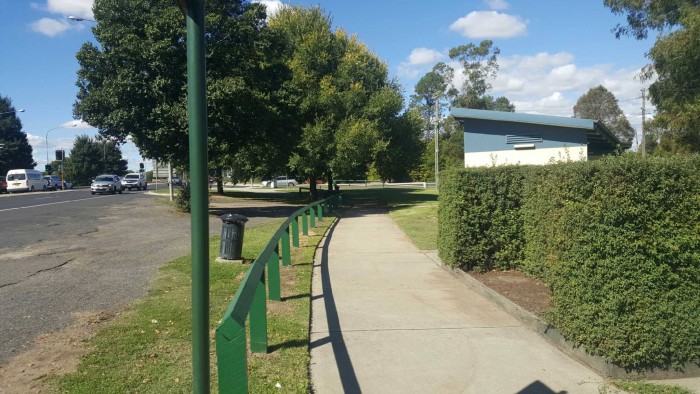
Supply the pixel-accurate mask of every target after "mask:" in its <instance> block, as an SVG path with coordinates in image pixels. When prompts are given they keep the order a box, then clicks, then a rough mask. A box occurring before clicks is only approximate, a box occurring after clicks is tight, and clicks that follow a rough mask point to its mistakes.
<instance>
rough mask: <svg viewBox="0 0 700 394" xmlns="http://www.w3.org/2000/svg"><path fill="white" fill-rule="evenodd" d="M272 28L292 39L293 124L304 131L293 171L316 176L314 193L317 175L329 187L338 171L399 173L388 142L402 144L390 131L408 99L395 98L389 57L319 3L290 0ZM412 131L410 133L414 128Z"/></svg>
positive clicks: (289, 55)
mask: <svg viewBox="0 0 700 394" xmlns="http://www.w3.org/2000/svg"><path fill="white" fill-rule="evenodd" d="M270 28H271V29H272V30H273V32H275V33H276V34H278V35H279V36H281V37H284V39H285V41H286V43H287V45H286V48H287V51H286V52H285V59H286V64H287V65H288V67H289V68H290V70H291V72H292V79H291V81H290V83H289V86H290V90H291V91H294V92H295V93H296V95H295V98H296V100H297V101H296V102H295V108H296V111H297V112H296V116H294V118H293V119H290V120H291V121H290V122H289V123H288V127H290V128H294V129H296V130H297V133H298V135H299V137H298V142H297V143H296V144H295V146H294V149H293V153H292V156H291V158H290V161H289V164H290V167H291V168H292V170H293V171H294V173H295V175H297V176H299V177H301V178H304V179H310V180H311V190H310V193H311V196H312V198H315V197H316V185H315V180H316V179H317V178H319V177H323V178H326V179H327V180H328V181H329V188H330V187H331V184H332V180H333V179H337V178H338V177H340V178H346V177H353V178H354V177H357V176H364V175H365V174H366V173H367V171H368V170H369V168H370V167H372V166H375V168H381V169H382V171H387V173H385V174H382V175H383V176H391V175H394V174H391V175H389V173H390V172H391V170H389V169H390V168H391V166H389V165H387V164H388V157H389V156H391V151H389V150H390V149H394V147H396V146H397V145H399V144H392V143H391V141H390V138H391V136H392V135H393V134H392V133H393V132H397V130H396V129H395V128H394V127H395V125H396V124H397V123H400V122H401V119H402V116H403V115H401V114H400V111H401V107H402V105H398V106H396V102H397V101H398V102H399V103H401V102H402V99H401V95H400V92H399V89H398V86H396V85H395V84H393V83H391V82H390V81H388V79H387V78H388V71H387V66H386V64H384V63H383V62H382V61H381V60H380V59H379V58H378V57H377V56H376V55H375V54H373V53H372V52H371V51H369V50H368V49H367V47H366V46H365V45H364V44H362V43H361V42H359V41H358V40H357V38H356V37H354V36H349V35H348V34H347V33H345V32H344V31H343V30H341V29H336V30H333V29H332V27H331V21H330V18H329V17H328V16H327V15H325V14H324V12H323V11H322V10H321V9H320V8H319V7H315V8H310V9H305V8H301V7H285V8H284V9H282V10H281V11H280V12H279V13H278V14H277V15H276V16H275V17H274V18H272V19H271V20H270ZM406 132H407V139H410V136H411V135H412V132H413V130H407V131H406ZM397 142H398V140H397ZM401 146H405V145H401ZM380 159H381V160H382V165H381V166H378V165H376V164H377V161H378V160H380Z"/></svg>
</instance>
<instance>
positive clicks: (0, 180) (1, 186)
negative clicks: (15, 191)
mask: <svg viewBox="0 0 700 394" xmlns="http://www.w3.org/2000/svg"><path fill="white" fill-rule="evenodd" d="M0 193H7V181H6V180H5V177H4V176H0Z"/></svg>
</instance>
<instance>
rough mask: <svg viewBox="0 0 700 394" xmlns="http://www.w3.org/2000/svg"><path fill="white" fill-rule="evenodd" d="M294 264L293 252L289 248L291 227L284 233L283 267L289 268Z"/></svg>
mask: <svg viewBox="0 0 700 394" xmlns="http://www.w3.org/2000/svg"><path fill="white" fill-rule="evenodd" d="M291 264H292V251H291V248H290V247H289V226H287V228H286V229H284V233H282V265H283V266H285V267H286V266H288V265H291Z"/></svg>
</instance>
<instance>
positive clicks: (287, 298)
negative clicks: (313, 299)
mask: <svg viewBox="0 0 700 394" xmlns="http://www.w3.org/2000/svg"><path fill="white" fill-rule="evenodd" d="M310 295H311V294H309V293H304V294H296V295H293V296H287V297H282V298H281V301H282V302H284V301H289V300H297V299H299V298H307V297H308V296H310Z"/></svg>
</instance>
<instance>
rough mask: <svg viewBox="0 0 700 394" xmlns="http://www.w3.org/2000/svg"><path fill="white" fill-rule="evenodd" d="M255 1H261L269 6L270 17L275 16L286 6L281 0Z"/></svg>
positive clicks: (260, 1) (260, 0)
mask: <svg viewBox="0 0 700 394" xmlns="http://www.w3.org/2000/svg"><path fill="white" fill-rule="evenodd" d="M253 3H260V4H262V5H264V6H265V7H267V17H268V18H270V17H273V16H275V15H276V14H277V12H278V11H279V10H280V9H281V8H282V7H284V4H283V3H282V2H281V1H279V0H254V1H253Z"/></svg>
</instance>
